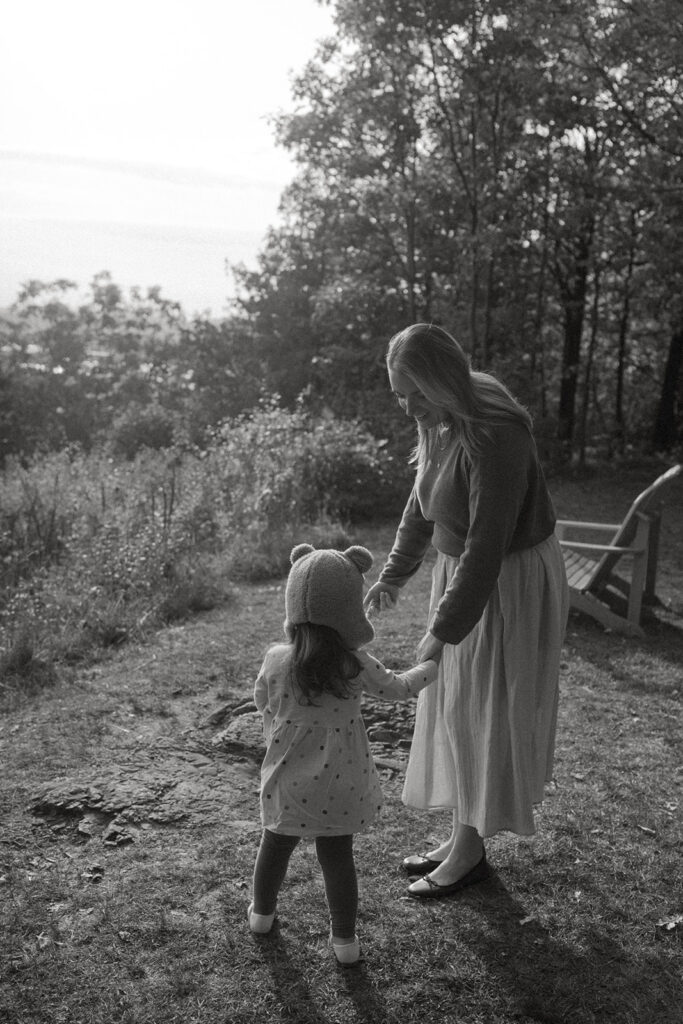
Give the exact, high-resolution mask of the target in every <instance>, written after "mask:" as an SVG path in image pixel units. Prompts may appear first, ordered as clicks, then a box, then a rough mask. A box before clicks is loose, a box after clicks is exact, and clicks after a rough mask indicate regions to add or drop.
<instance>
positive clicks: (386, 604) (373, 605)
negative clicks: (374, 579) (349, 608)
mask: <svg viewBox="0 0 683 1024" xmlns="http://www.w3.org/2000/svg"><path fill="white" fill-rule="evenodd" d="M398 591H399V588H398V587H392V585H391V583H374V584H373V585H372V586H371V587H370V589H369V590H368V592H367V594H366V595H365V600H364V601H363V608H364V610H365V614H366V615H372V614H376V615H381V613H382V612H387V611H390V610H391V609H392V608H395V607H396V602H397V601H398Z"/></svg>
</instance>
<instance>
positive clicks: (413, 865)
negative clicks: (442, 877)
mask: <svg viewBox="0 0 683 1024" xmlns="http://www.w3.org/2000/svg"><path fill="white" fill-rule="evenodd" d="M440 863H441V861H440V860H432V859H431V857H424V856H421V855H420V854H418V853H414V854H412V855H411V856H410V857H406V858H405V860H404V861H403V863H402V864H401V867H402V868H403V870H404V871H407V872H408V874H409V875H426V874H427V872H428V871H433V870H434V868H438V866H439V864H440Z"/></svg>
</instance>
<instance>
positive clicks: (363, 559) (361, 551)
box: [344, 544, 373, 572]
mask: <svg viewBox="0 0 683 1024" xmlns="http://www.w3.org/2000/svg"><path fill="white" fill-rule="evenodd" d="M344 557H345V558H348V559H349V561H350V562H353V564H354V565H355V567H356V568H357V569H358V571H359V572H367V571H368V569H369V568H370V567H371V566H372V563H373V557H372V555H371V554H370V552H369V551H368V549H367V548H363V547H361V546H360V544H353V545H352V546H351V547H350V548H347V549H346V551H345V552H344Z"/></svg>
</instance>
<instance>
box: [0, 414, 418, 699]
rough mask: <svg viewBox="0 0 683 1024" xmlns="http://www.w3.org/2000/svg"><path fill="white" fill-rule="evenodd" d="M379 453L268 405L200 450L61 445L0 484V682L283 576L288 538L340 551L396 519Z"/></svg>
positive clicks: (353, 429) (374, 446)
mask: <svg viewBox="0 0 683 1024" xmlns="http://www.w3.org/2000/svg"><path fill="white" fill-rule="evenodd" d="M397 478H401V481H400V482H401V484H402V489H403V491H405V482H404V480H403V479H402V477H401V474H397V473H396V471H395V467H394V466H393V465H392V463H391V459H390V458H389V456H388V455H386V454H385V453H384V449H383V447H382V446H381V444H378V443H377V442H376V441H375V440H374V439H373V438H372V437H371V436H370V435H368V434H364V433H363V432H362V431H361V430H360V429H359V428H358V426H357V425H356V424H353V423H341V422H338V421H334V420H318V421H312V420H310V419H309V418H308V417H307V416H306V415H305V414H304V413H303V412H299V411H296V412H294V413H288V412H284V411H283V410H281V409H279V408H277V407H276V406H275V404H274V403H267V404H266V405H264V406H263V407H262V408H261V409H260V410H258V412H257V413H256V414H254V415H251V416H249V417H242V418H239V419H237V420H232V421H230V422H226V423H224V424H223V425H222V426H221V427H220V428H219V429H218V430H217V431H216V432H215V435H214V437H213V439H212V441H211V443H210V445H208V446H207V447H206V448H205V449H203V450H201V451H200V450H195V449H193V450H182V449H180V448H172V449H165V450H161V451H156V450H154V451H153V450H149V449H145V450H142V451H141V452H139V453H138V454H137V455H136V456H135V458H134V459H132V460H129V461H126V460H118V459H114V458H112V457H111V456H110V455H108V454H106V453H105V452H93V453H89V454H85V453H83V452H81V451H78V450H65V451H62V452H57V453H52V454H50V455H47V456H45V457H43V458H36V459H34V460H33V461H32V462H31V463H30V464H29V465H21V464H19V463H18V462H14V463H10V464H9V465H8V466H7V468H6V470H5V472H4V473H3V474H1V475H0V510H1V511H0V563H1V567H2V589H1V591H0V630H1V636H0V673H2V674H4V675H5V677H6V678H10V677H11V678H23V679H27V678H30V677H31V676H32V675H33V674H34V673H35V670H36V667H37V666H38V665H41V666H44V665H45V664H48V665H50V664H52V663H56V662H68V661H74V660H80V659H83V658H88V657H92V656H93V655H94V654H96V653H97V652H98V651H101V650H102V649H103V648H106V647H111V646H113V645H116V644H119V643H122V642H125V641H126V640H128V639H131V638H133V639H135V638H139V637H140V636H142V635H143V634H144V633H145V631H147V630H149V629H153V628H158V627H159V626H160V625H162V624H164V623H165V622H168V621H171V620H173V619H182V618H183V617H184V616H186V615H188V614H190V613H192V612H195V611H197V610H202V609H206V608H209V607H212V606H214V605H215V604H216V603H219V602H220V601H222V600H224V599H225V598H226V597H227V596H228V594H229V585H230V582H231V580H235V579H238V578H242V579H244V578H247V579H258V578H267V577H270V576H275V575H281V574H282V573H283V572H284V571H285V570H286V568H287V565H288V555H289V551H290V549H291V547H292V546H293V544H295V543H297V542H299V541H301V540H308V541H310V542H312V543H317V544H319V545H337V546H342V545H343V544H345V543H346V542H347V541H348V534H347V532H346V528H345V525H344V524H345V523H348V522H352V521H355V520H358V519H361V518H367V517H369V516H370V515H372V514H374V515H378V514H379V515H380V516H381V514H382V511H386V512H387V513H388V512H390V511H394V507H395V504H396V495H397V492H398V490H399V488H398V487H397V484H396V479H397Z"/></svg>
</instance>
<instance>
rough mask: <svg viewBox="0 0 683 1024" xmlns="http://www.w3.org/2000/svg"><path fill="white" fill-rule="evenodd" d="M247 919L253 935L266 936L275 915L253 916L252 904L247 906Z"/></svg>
mask: <svg viewBox="0 0 683 1024" xmlns="http://www.w3.org/2000/svg"><path fill="white" fill-rule="evenodd" d="M247 917H248V918H249V927H250V928H251V930H252V932H254V934H255V935H267V934H268V932H269V931H270V929H271V928H272V927H273V921H274V920H275V914H255V913H254V904H253V903H250V904H249V909H248V910H247Z"/></svg>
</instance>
